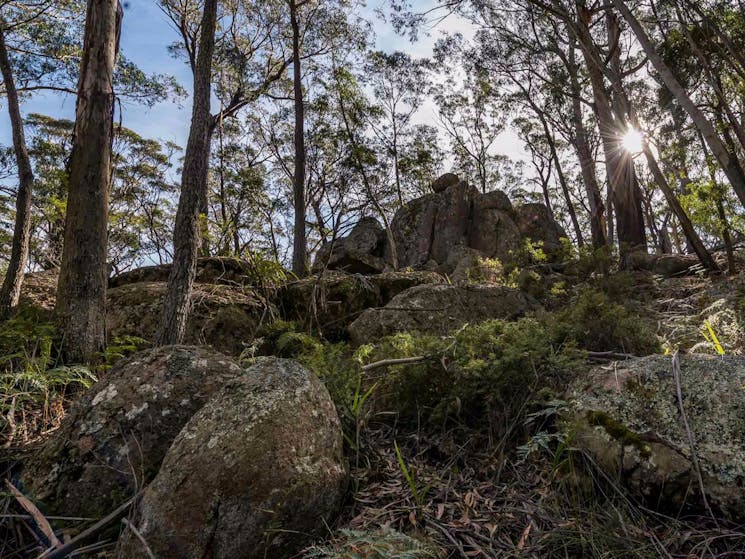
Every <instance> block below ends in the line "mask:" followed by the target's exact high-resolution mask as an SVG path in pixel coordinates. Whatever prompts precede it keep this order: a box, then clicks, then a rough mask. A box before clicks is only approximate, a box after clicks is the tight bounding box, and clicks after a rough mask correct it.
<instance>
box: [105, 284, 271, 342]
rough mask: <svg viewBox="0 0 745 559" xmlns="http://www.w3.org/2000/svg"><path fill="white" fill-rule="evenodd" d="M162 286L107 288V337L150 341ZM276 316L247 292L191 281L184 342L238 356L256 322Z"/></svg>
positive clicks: (130, 285) (161, 299) (155, 324)
mask: <svg viewBox="0 0 745 559" xmlns="http://www.w3.org/2000/svg"><path fill="white" fill-rule="evenodd" d="M166 287H167V284H165V283H161V282H141V283H133V284H127V285H122V286H121V287H116V288H113V289H109V290H108V292H107V298H108V308H107V317H106V322H107V327H108V330H109V334H110V335H111V336H112V337H114V336H127V335H129V336H138V337H141V338H144V339H146V340H149V341H153V340H154V338H155V335H156V333H157V330H158V327H159V325H160V313H161V305H162V302H163V297H164V296H165V293H166ZM266 311H268V312H266ZM276 314H277V311H276V310H275V309H274V308H273V306H272V305H270V304H269V303H267V302H266V301H265V300H264V299H262V298H261V297H259V296H257V295H256V294H255V293H254V292H253V291H252V290H251V289H250V288H244V287H239V286H228V285H219V284H202V283H196V284H194V287H193V291H192V295H191V312H190V313H189V320H188V322H187V324H186V337H185V341H186V343H189V344H202V345H204V344H208V345H211V346H212V347H214V348H216V349H217V350H219V351H224V352H225V353H229V354H231V355H240V353H241V352H242V351H243V350H244V349H245V346H246V344H250V342H251V341H252V340H253V337H254V335H255V334H256V331H257V329H258V328H259V325H260V324H261V322H262V320H270V319H271V318H272V317H273V316H276Z"/></svg>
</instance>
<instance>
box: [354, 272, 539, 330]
mask: <svg viewBox="0 0 745 559" xmlns="http://www.w3.org/2000/svg"><path fill="white" fill-rule="evenodd" d="M531 307H533V304H532V303H531V302H530V301H528V299H527V298H526V297H525V295H523V294H522V293H521V292H520V291H517V290H515V289H510V288H508V287H501V286H486V285H469V286H454V285H421V286H418V287H412V288H411V289H408V290H407V291H404V292H403V293H400V294H399V295H397V296H396V297H394V298H393V299H392V300H391V302H390V303H388V304H387V305H386V306H385V307H382V308H379V309H369V310H366V311H365V312H364V313H362V315H361V316H360V317H359V318H358V319H357V320H355V321H354V322H352V324H351V325H350V326H349V333H350V336H351V338H352V342H353V343H354V344H355V345H362V344H366V343H371V342H376V341H378V340H380V338H383V337H385V336H389V335H391V334H394V333H396V332H405V331H418V332H422V333H425V334H434V335H445V334H448V333H449V332H452V331H453V330H455V329H457V328H459V327H461V326H463V325H464V324H466V323H472V324H476V323H479V322H484V321H486V320H489V319H493V318H504V319H513V318H517V317H518V316H520V315H522V314H524V313H525V312H526V311H527V310H529V309H530V308H531Z"/></svg>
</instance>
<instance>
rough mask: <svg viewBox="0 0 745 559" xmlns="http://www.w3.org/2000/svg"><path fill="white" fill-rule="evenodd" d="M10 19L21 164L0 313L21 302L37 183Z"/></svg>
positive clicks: (3, 53)
mask: <svg viewBox="0 0 745 559" xmlns="http://www.w3.org/2000/svg"><path fill="white" fill-rule="evenodd" d="M7 27H8V23H7V22H6V21H5V19H4V18H2V16H0V71H1V72H2V76H3V83H4V84H5V92H6V95H7V97H8V114H9V116H10V126H11V129H12V133H13V150H14V152H15V157H16V165H17V166H18V181H19V182H18V191H17V192H16V215H15V226H14V228H13V247H12V250H11V255H10V261H9V262H8V269H7V272H6V274H5V279H4V280H3V284H2V287H0V316H2V315H4V314H6V313H7V312H8V311H9V310H10V309H11V308H12V307H15V306H16V305H17V304H18V299H19V297H20V295H21V283H22V281H23V273H24V271H25V269H26V263H27V261H28V251H29V245H30V243H31V196H32V190H33V184H34V172H33V169H32V168H31V160H30V158H29V155H28V149H27V148H26V137H25V134H24V130H23V120H22V118H21V107H20V103H19V101H18V91H17V90H16V85H15V78H14V77H13V69H12V67H11V64H10V56H9V54H8V48H7V46H6V44H5V35H6V29H7Z"/></svg>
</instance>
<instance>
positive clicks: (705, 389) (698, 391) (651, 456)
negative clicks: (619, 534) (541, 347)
mask: <svg viewBox="0 0 745 559" xmlns="http://www.w3.org/2000/svg"><path fill="white" fill-rule="evenodd" d="M680 364H681V369H680V387H681V390H682V394H683V404H684V409H685V412H686V416H687V419H688V424H689V426H690V432H691V433H690V434H691V435H692V437H693V439H694V441H695V449H696V450H695V452H696V455H697V457H698V461H699V463H700V467H701V474H702V477H703V481H704V490H705V494H706V497H707V498H708V500H709V503H710V504H711V505H712V507H713V508H714V509H715V510H716V511H717V512H718V513H719V514H721V515H722V516H724V517H726V518H728V519H732V520H735V521H740V522H741V521H743V520H745V390H744V389H743V387H745V358H742V357H728V356H723V357H713V356H704V355H684V356H682V357H681V358H680ZM570 399H571V412H570V413H569V414H568V416H567V421H566V425H567V429H568V431H569V434H570V435H571V441H572V445H573V446H575V447H577V448H579V449H581V450H582V451H584V452H586V453H588V454H589V455H590V456H591V457H592V458H593V460H594V462H595V463H597V465H598V466H599V467H600V468H602V469H603V470H604V471H605V472H606V475H608V476H610V477H611V478H613V479H616V478H617V479H618V481H619V482H621V483H622V484H624V485H625V486H626V487H627V488H629V489H630V490H631V491H632V492H633V493H634V494H636V495H637V496H639V497H642V498H644V499H646V500H647V502H648V503H649V504H650V506H655V507H657V508H659V509H661V510H662V511H663V512H667V513H676V514H677V512H678V511H680V510H686V509H688V510H689V511H693V512H698V513H701V514H706V511H705V507H704V506H703V499H702V495H701V491H700V487H699V485H700V484H699V482H698V478H697V474H696V472H695V468H694V465H693V460H692V450H691V445H690V442H689V436H688V433H687V432H686V428H685V425H684V422H683V421H682V419H681V416H680V411H679V403H678V399H677V397H676V383H675V381H674V379H673V366H672V358H671V357H670V356H650V357H645V358H641V359H634V360H630V361H626V362H623V363H617V364H614V365H613V366H612V367H601V368H597V369H594V370H593V371H591V372H590V373H589V374H588V376H586V377H583V378H582V380H581V381H580V382H578V383H577V384H575V385H574V386H573V388H572V390H571V394H570Z"/></svg>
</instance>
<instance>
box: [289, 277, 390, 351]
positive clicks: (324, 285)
mask: <svg viewBox="0 0 745 559" xmlns="http://www.w3.org/2000/svg"><path fill="white" fill-rule="evenodd" d="M380 301H381V295H380V289H379V288H378V286H377V285H376V284H375V283H374V282H373V281H372V280H371V279H370V278H369V277H367V276H362V275H359V274H346V273H343V272H334V271H327V272H325V273H323V274H321V275H318V276H311V277H309V278H305V279H302V280H299V281H294V282H289V283H288V284H287V285H285V286H283V287H282V288H281V289H280V291H279V305H280V308H281V312H282V316H283V318H284V319H285V320H287V321H295V322H297V323H298V324H299V325H300V327H301V328H302V330H303V331H314V332H316V333H317V334H319V335H321V336H323V337H324V338H326V339H328V340H332V341H338V340H343V339H345V338H346V337H347V331H346V330H347V326H348V325H349V324H350V323H351V322H352V321H354V320H355V319H356V318H357V317H358V316H359V315H360V314H361V313H362V312H363V311H364V310H365V309H369V308H371V307H376V306H378V305H380Z"/></svg>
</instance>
